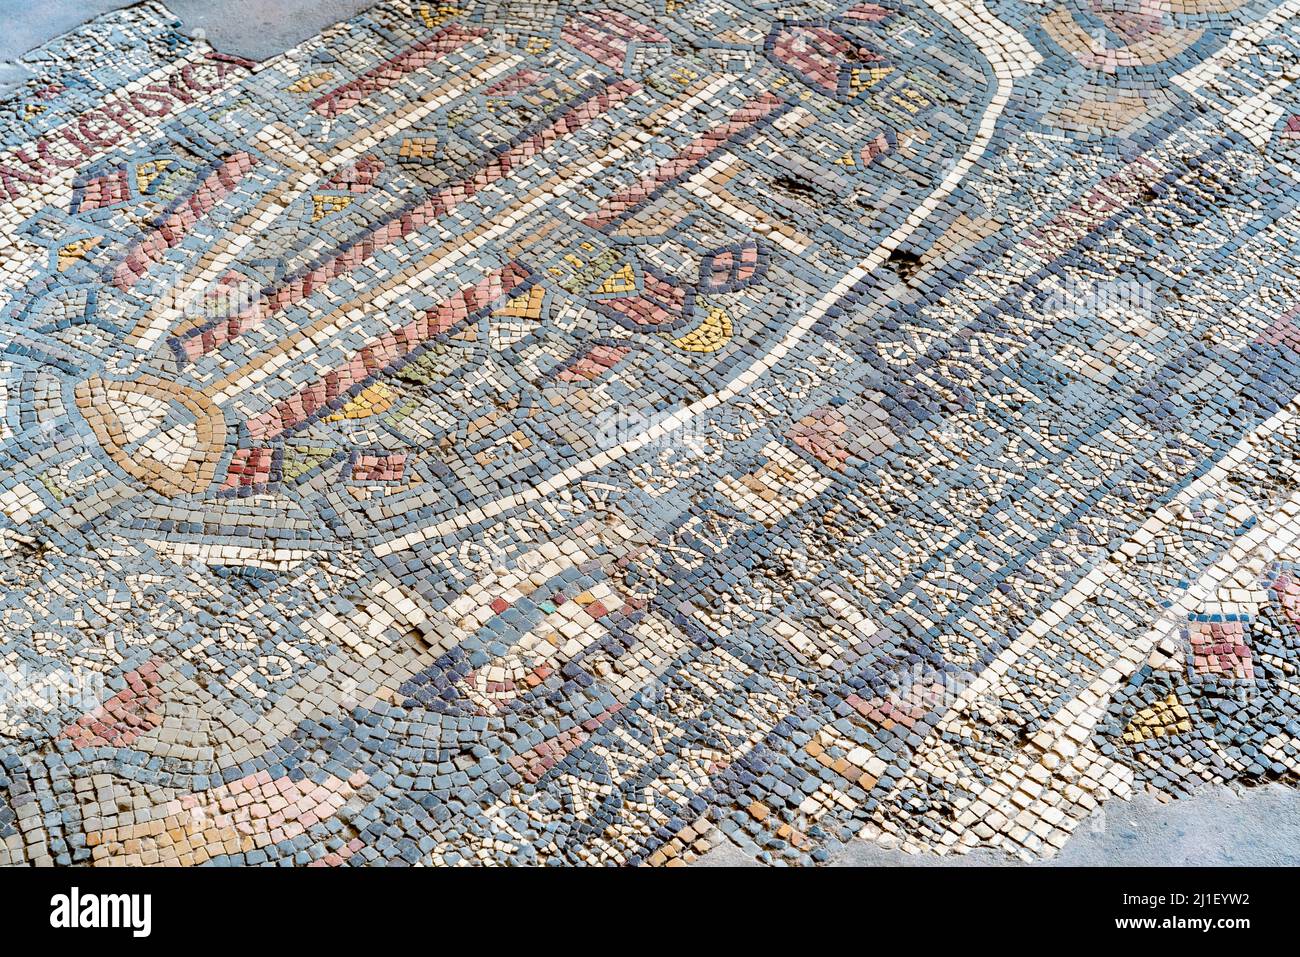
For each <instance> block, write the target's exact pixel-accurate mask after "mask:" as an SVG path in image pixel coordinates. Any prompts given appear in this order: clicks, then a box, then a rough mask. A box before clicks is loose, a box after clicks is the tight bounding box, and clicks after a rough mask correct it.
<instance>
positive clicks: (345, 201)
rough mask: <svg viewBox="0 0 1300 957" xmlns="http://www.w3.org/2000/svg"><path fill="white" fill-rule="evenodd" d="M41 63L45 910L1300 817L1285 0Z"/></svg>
mask: <svg viewBox="0 0 1300 957" xmlns="http://www.w3.org/2000/svg"><path fill="white" fill-rule="evenodd" d="M26 63H27V66H28V67H29V68H30V69H31V70H32V71H34V73H35V77H34V79H32V80H31V81H30V82H29V83H27V84H26V85H25V86H24V87H22V88H21V89H20V90H19V91H18V92H17V94H15V95H13V96H11V97H10V98H9V99H8V100H6V101H4V102H3V103H0V235H2V237H3V242H2V243H0V303H3V305H2V306H0V584H3V588H2V589H0V625H2V627H0V763H2V767H0V863H36V864H50V863H57V864H74V863H85V864H203V863H211V864H262V863H268V862H273V863H290V862H291V863H295V864H302V865H342V864H347V865H359V864H436V865H453V864H494V863H495V864H540V863H570V864H580V863H584V864H643V863H648V864H669V865H677V864H683V863H689V862H691V861H692V860H695V859H696V858H698V857H699V856H700V855H701V854H703V853H705V852H707V851H708V850H709V849H710V848H716V847H726V848H728V849H729V850H730V851H731V852H733V853H734V852H736V851H739V852H742V853H744V854H746V855H749V856H750V857H753V858H755V859H758V860H760V861H764V862H772V863H777V862H784V863H792V864H812V863H818V862H821V861H825V860H827V859H828V857H829V856H830V855H831V854H832V853H833V852H834V851H835V849H836V848H838V847H840V846H842V845H843V844H844V843H845V842H847V841H850V840H853V839H855V838H865V839H868V840H877V841H882V842H885V843H890V844H895V845H900V846H902V847H904V848H905V849H907V850H910V851H916V852H922V853H928V854H941V855H942V854H952V853H962V852H965V851H968V850H970V849H972V848H976V847H993V848H1000V849H1002V850H1004V851H1007V852H1009V853H1011V854H1013V855H1016V856H1018V857H1021V858H1023V859H1026V860H1037V859H1042V858H1047V857H1051V856H1052V855H1054V854H1055V853H1056V852H1057V851H1058V850H1059V849H1060V848H1061V847H1063V846H1064V845H1065V843H1066V842H1067V841H1068V840H1069V839H1070V836H1071V833H1072V832H1073V831H1075V830H1076V829H1077V828H1079V827H1081V826H1083V827H1087V826H1089V825H1088V822H1089V821H1092V820H1095V812H1097V810H1098V808H1099V806H1102V805H1104V804H1105V802H1107V801H1110V800H1113V799H1117V798H1119V799H1122V798H1126V797H1129V796H1131V795H1133V794H1135V793H1138V792H1152V793H1154V794H1155V795H1157V796H1158V797H1161V798H1172V797H1177V796H1179V795H1184V794H1188V793H1190V792H1192V791H1195V790H1197V789H1198V788H1202V787H1203V786H1206V785H1207V784H1210V783H1213V782H1234V783H1239V784H1246V785H1250V784H1260V783H1264V782H1271V781H1279V780H1280V781H1283V782H1287V783H1290V784H1295V783H1296V781H1297V780H1298V779H1300V721H1298V720H1297V707H1296V705H1297V700H1298V698H1300V677H1298V676H1297V668H1298V667H1300V461H1298V460H1297V442H1298V441H1300V362H1297V356H1298V353H1300V300H1297V297H1296V289H1297V288H1298V286H1297V282H1298V281H1300V257H1298V256H1297V255H1296V254H1295V252H1294V251H1293V250H1294V248H1295V246H1296V244H1297V242H1300V213H1298V212H1297V201H1298V200H1300V183H1298V182H1297V181H1298V180H1300V167H1298V166H1297V164H1300V0H1283V2H1278V0H1046V2H1021V0H1002V2H981V0H928V2H904V0H883V2H881V3H880V4H876V3H852V2H846V0H837V2H832V0H821V2H808V3H777V2H768V0H634V2H625V3H620V4H618V5H617V8H616V9H612V8H608V7H602V6H600V5H592V4H587V3H579V2H570V0H536V2H530V3H511V2H494V0H481V2H469V3H466V4H465V5H463V6H460V5H457V6H453V5H450V4H438V3H421V2H408V0H390V2H384V3H380V4H379V5H377V6H375V7H374V8H372V9H371V10H369V11H368V12H367V13H364V14H362V15H360V16H358V17H357V18H355V19H353V20H351V21H348V22H346V23H342V24H339V25H337V26H335V27H332V28H330V29H327V30H325V31H324V32H323V33H322V34H321V35H320V36H319V37H317V38H315V39H313V40H310V41H308V42H306V43H304V44H303V45H302V46H300V47H298V48H296V49H294V50H291V51H289V52H288V53H285V54H284V55H282V56H279V57H276V58H274V59H272V60H269V61H266V62H264V63H261V64H256V63H252V62H249V61H244V60H241V59H238V58H235V57H231V56H227V55H223V54H222V53H220V52H218V51H216V50H214V49H213V48H212V47H210V46H209V45H207V44H206V43H204V42H203V41H200V40H194V39H192V38H190V37H188V36H187V35H186V34H185V33H184V32H183V31H182V30H181V28H180V25H179V24H178V23H177V22H175V21H174V20H173V18H172V17H171V15H170V14H168V13H167V12H166V11H165V10H164V9H163V8H162V7H161V6H158V5H154V4H144V5H141V6H136V7H132V8H130V9H128V10H125V11H120V12H117V13H112V14H108V15H105V16H103V17H101V18H99V19H97V20H94V21H92V22H91V23H89V24H87V25H86V26H84V27H82V28H80V29H78V30H77V31H75V32H74V33H72V34H70V35H68V36H66V37H63V38H61V39H58V40H55V41H53V42H50V43H48V44H46V45H45V46H44V47H42V48H40V49H39V50H37V51H34V52H33V53H32V54H30V55H29V56H28V57H27V59H26Z"/></svg>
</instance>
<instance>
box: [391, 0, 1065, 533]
mask: <svg viewBox="0 0 1300 957" xmlns="http://www.w3.org/2000/svg"><path fill="white" fill-rule="evenodd" d="M928 6H929V7H930V9H932V10H933V11H934V12H935V13H937V14H939V15H940V16H941V17H943V18H944V19H945V20H947V21H948V22H949V23H950V24H952V26H953V27H954V28H955V29H956V30H957V32H959V33H961V34H962V35H963V36H965V37H966V39H968V40H970V41H971V42H972V43H974V44H975V46H976V47H978V48H979V51H980V53H981V55H983V57H984V59H985V60H987V61H988V64H989V66H991V67H992V68H993V74H994V76H995V77H997V88H996V89H995V90H994V92H993V96H992V98H991V99H990V100H989V105H988V107H987V108H986V109H985V111H984V115H983V116H982V117H981V118H980V123H979V129H978V130H977V131H976V134H975V137H974V139H972V140H971V144H970V147H969V148H968V149H967V150H966V152H965V154H963V156H962V157H961V159H960V160H958V161H957V163H956V165H954V166H953V168H952V169H950V170H949V171H948V175H947V176H945V177H944V179H943V182H941V183H940V184H939V185H938V186H937V187H936V188H935V189H934V190H933V191H932V192H931V193H930V195H928V196H927V197H926V198H925V199H924V200H923V201H922V202H921V204H920V205H919V206H917V208H916V209H914V210H913V211H912V212H911V213H910V214H908V217H907V219H906V220H905V221H904V222H903V223H901V224H900V225H899V226H898V228H897V229H895V230H894V231H893V232H892V233H890V234H889V236H888V237H886V238H885V239H884V240H882V241H881V243H880V245H879V246H877V247H876V249H875V251H873V252H872V253H871V255H869V256H868V257H867V258H866V259H864V260H862V262H860V263H858V265H857V266H855V267H854V268H853V269H852V270H850V271H849V272H848V273H846V274H845V275H844V277H843V278H841V279H840V281H839V282H837V283H836V284H835V285H834V286H833V287H832V288H831V289H830V290H829V291H827V292H826V293H825V294H824V295H823V296H822V297H821V298H820V299H819V300H817V302H816V303H815V304H814V305H813V307H812V308H811V309H809V310H808V311H807V312H806V313H804V314H803V315H802V316H801V317H800V318H799V321H798V322H796V323H795V324H794V326H793V327H792V328H791V329H790V331H789V332H788V333H787V334H786V336H785V338H783V339H782V340H781V341H780V342H777V343H775V344H774V345H773V346H772V348H771V349H769V350H768V351H767V352H766V353H764V354H763V355H761V356H759V357H758V358H757V359H755V360H754V361H753V362H752V363H751V364H750V365H748V366H747V367H745V368H744V369H742V370H741V371H739V372H737V373H736V375H735V376H733V377H732V379H731V380H730V381H729V382H728V383H727V384H726V385H725V386H723V387H722V388H721V389H719V390H718V391H717V392H714V393H712V394H711V395H707V396H705V397H704V398H702V399H699V400H697V401H696V402H693V403H691V404H690V405H689V406H687V407H686V408H684V409H681V410H679V411H677V412H675V413H673V414H672V415H670V416H667V417H666V418H664V419H663V420H662V421H661V422H658V423H656V424H655V425H653V426H652V427H650V428H649V429H647V430H646V431H644V432H642V433H641V434H640V435H637V436H635V437H633V438H631V439H629V440H628V441H626V442H624V443H622V444H620V445H617V446H615V447H613V448H611V449H606V450H605V451H603V452H599V453H597V454H596V455H593V456H591V457H590V458H588V459H584V460H583V461H581V462H578V463H576V464H574V465H571V466H569V468H567V469H565V470H564V471H563V472H560V473H558V474H556V475H553V476H551V477H550V478H549V479H547V480H546V481H544V482H542V483H540V484H538V485H535V486H533V487H531V488H528V489H525V490H523V491H520V492H513V493H509V494H506V495H503V496H501V497H500V498H497V499H494V500H493V501H491V502H488V503H487V504H486V505H481V506H479V507H477V508H475V509H472V510H470V511H468V512H465V513H463V514H460V515H456V516H453V517H452V518H449V519H446V520H445V521H442V522H439V523H437V524H436V525H429V526H426V527H425V528H422V529H418V530H416V531H413V532H408V533H406V534H405V535H400V536H397V537H395V538H391V539H389V540H387V541H384V542H381V543H379V544H378V545H377V546H376V547H375V549H374V554H375V555H376V556H377V557H379V558H383V557H385V556H387V555H391V554H393V553H394V552H400V551H405V550H406V549H408V548H412V547H413V546H415V545H419V544H421V543H423V542H427V541H429V540H431V539H436V538H443V537H445V536H447V535H450V534H454V533H455V532H458V531H461V530H463V529H466V528H469V527H470V526H472V525H477V524H478V523H479V522H482V521H486V520H488V519H492V518H495V517H496V516H498V515H500V514H501V513H502V512H505V511H507V510H509V509H513V508H518V507H519V506H522V505H528V504H530V503H532V502H535V501H537V500H538V499H540V498H543V497H545V496H547V495H550V494H552V493H554V492H556V491H558V490H559V489H562V488H564V487H566V486H568V485H571V484H572V483H574V482H576V481H577V480H578V479H580V478H582V477H583V476H584V475H589V474H591V473H592V472H595V471H598V470H599V469H602V468H604V467H605V466H607V465H609V464H610V463H611V462H615V461H617V460H619V459H621V458H623V457H624V456H626V455H630V454H632V453H633V452H636V451H637V450H638V449H641V448H644V447H645V446H647V445H649V444H651V443H653V442H657V441H659V440H660V439H661V438H663V437H664V436H665V435H667V434H668V433H670V432H674V431H676V430H677V429H679V428H681V427H682V426H683V425H685V424H686V423H687V422H689V421H690V420H691V419H693V418H695V417H696V416H698V415H701V414H702V413H705V412H708V411H709V410H711V409H714V408H716V407H717V406H719V405H721V404H722V403H724V402H728V401H730V400H731V399H733V398H735V397H736V396H737V395H739V394H740V392H741V391H742V390H743V389H745V388H746V387H748V386H750V385H752V384H753V383H754V381H755V380H757V379H758V378H759V377H760V376H762V375H763V374H765V373H766V372H768V371H769V370H770V369H771V368H772V367H773V366H775V365H776V364H777V363H778V362H780V361H781V360H782V359H784V358H785V356H786V355H787V354H788V353H789V352H790V350H791V349H793V348H794V347H795V346H797V345H798V344H799V343H800V342H801V341H802V340H803V338H804V337H805V336H806V335H807V334H808V332H809V330H810V329H812V327H813V326H814V325H815V324H816V323H817V321H818V320H819V319H821V318H822V316H824V315H826V313H827V312H828V311H829V310H830V309H831V307H833V306H835V305H836V304H837V303H839V302H840V301H841V300H842V299H843V298H844V296H845V295H846V294H847V293H848V292H849V290H850V289H852V288H853V287H854V286H855V285H857V284H858V283H859V282H860V281H861V280H862V279H864V278H865V277H866V276H867V275H869V274H870V273H871V272H872V270H874V269H876V268H878V267H879V266H880V265H881V264H882V263H883V262H884V261H885V260H886V259H887V258H888V256H889V254H890V253H891V252H893V251H894V250H895V249H897V248H898V247H899V245H900V244H902V242H903V241H904V240H905V239H907V237H908V236H910V235H912V233H914V232H915V231H916V230H917V228H918V227H919V226H920V225H921V224H922V223H924V222H925V220H926V219H927V218H928V217H929V215H930V214H931V213H933V212H934V210H935V209H936V208H937V207H938V206H939V204H940V203H942V202H943V201H944V200H945V199H946V198H947V197H948V196H949V194H951V193H952V191H953V190H954V189H956V188H957V185H958V184H959V183H960V182H961V181H962V179H963V178H964V177H965V176H966V174H967V173H968V172H970V170H971V168H972V167H974V166H975V164H976V163H977V162H979V159H980V157H981V156H983V155H984V152H985V150H987V149H988V145H989V143H990V141H991V140H992V139H993V131H994V129H995V128H996V126H997V122H998V118H999V117H1000V116H1001V114H1002V111H1003V109H1005V107H1006V105H1007V103H1008V101H1009V100H1010V96H1011V88H1012V86H1013V85H1014V83H1015V81H1016V79H1017V78H1019V77H1022V76H1025V75H1026V74H1028V73H1029V72H1030V71H1031V70H1033V68H1034V67H1035V66H1037V65H1038V64H1039V63H1040V62H1041V61H1042V57H1041V56H1040V55H1039V54H1038V51H1036V50H1035V49H1034V48H1033V47H1032V46H1031V45H1030V44H1029V41H1028V40H1026V39H1025V38H1024V37H1023V36H1022V35H1021V34H1019V33H1017V32H1016V31H1015V30H1013V29H1012V28H1011V27H1009V26H1007V25H1006V24H1005V23H1003V22H1002V21H1001V20H998V19H997V18H996V17H994V16H993V14H991V13H989V11H988V9H987V8H986V7H985V6H984V4H983V2H982V0H928Z"/></svg>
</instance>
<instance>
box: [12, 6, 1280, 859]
mask: <svg viewBox="0 0 1300 957" xmlns="http://www.w3.org/2000/svg"><path fill="white" fill-rule="evenodd" d="M374 2H375V0H166V2H165V4H164V5H165V6H166V8H167V9H168V10H170V11H171V12H172V13H173V14H175V15H176V16H177V17H178V18H179V19H180V20H181V21H182V22H183V23H184V25H185V27H186V28H187V29H188V30H189V31H190V32H191V33H197V32H198V31H202V34H203V36H205V37H206V38H207V40H208V41H209V42H210V43H211V44H212V45H213V46H214V47H216V48H217V49H218V50H220V51H221V52H223V53H230V54H234V55H237V56H243V57H248V58H249V59H252V60H265V59H267V58H269V57H272V56H275V55H276V54H277V53H281V52H283V51H284V50H287V49H289V48H290V47H292V46H295V45H297V44H299V43H301V42H302V41H303V40H306V39H307V38H309V37H311V36H313V35H314V34H316V33H319V32H320V30H321V29H322V28H324V27H326V26H329V25H330V24H332V23H336V22H337V21H339V20H345V19H347V18H348V17H350V16H353V15H354V14H356V13H357V12H359V11H361V10H364V9H366V8H367V7H370V6H371V5H372V4H373V3H374ZM131 5H132V2H130V0H128V2H122V0H0V94H3V92H4V90H5V87H6V86H7V85H11V84H12V83H14V82H21V80H22V78H23V77H24V76H25V72H24V71H23V70H22V68H21V66H20V65H17V64H14V63H13V62H12V61H14V60H16V59H17V58H18V57H20V56H22V55H23V54H24V53H26V52H27V51H28V50H30V49H32V48H33V47H36V46H39V45H40V44H42V43H44V42H45V41H47V40H49V39H52V38H54V37H57V36H59V35H61V34H64V33H67V32H68V31H69V30H72V29H73V28H74V27H76V26H77V25H78V24H80V23H83V22H85V21H86V20H88V19H90V18H91V17H94V16H96V15H97V14H100V13H104V12H106V11H108V10H116V9H119V8H121V7H128V6H131ZM701 863H703V864H705V865H712V866H727V865H730V864H748V863H753V862H752V861H750V860H749V859H748V858H747V857H746V856H745V855H743V854H741V853H740V852H738V851H736V850H734V849H732V848H719V849H718V850H716V851H714V852H713V853H711V854H709V855H707V856H706V858H705V859H704V860H703V861H702V862H701ZM834 863H836V864H840V865H846V866H873V867H874V866H908V867H918V866H921V867H924V866H933V865H939V864H952V865H956V866H989V865H995V866H1001V865H1010V864H1014V863H1016V862H1015V861H1014V860H1013V859H1011V858H1010V857H1008V856H1007V855H1005V854H1001V853H996V852H978V853H974V854H968V855H963V856H959V857H949V858H936V857H928V856H918V855H912V854H904V853H902V852H900V851H896V850H889V849H885V848H881V847H877V846H876V845H874V844H867V843H865V842H857V843H854V844H851V845H849V846H848V847H846V848H844V849H843V850H842V851H840V852H839V853H838V854H837V855H836V856H835V858H834ZM1051 863H1052V864H1054V865H1075V866H1098V865H1147V864H1171V865H1213V864H1223V865H1237V866H1262V865H1268V864H1281V865H1286V866H1297V865H1300V792H1297V791H1296V790H1294V789H1292V788H1287V787H1280V786H1279V787H1268V788H1255V789H1251V790H1248V791H1245V792H1238V791H1235V790H1231V789H1229V788H1217V789H1206V790H1205V791H1202V792H1201V793H1200V794H1198V795H1197V796H1196V797H1194V798H1191V799H1188V800H1184V801H1176V802H1174V803H1173V804H1167V805H1161V804H1157V803H1156V802H1155V801H1154V800H1153V799H1151V798H1148V797H1145V796H1143V797H1138V798H1136V799H1134V800H1133V801H1131V802H1112V803H1111V805H1110V807H1109V809H1108V810H1107V811H1106V813H1105V814H1104V815H1101V816H1099V817H1097V818H1096V819H1094V820H1093V821H1090V822H1088V823H1087V824H1085V825H1084V827H1083V828H1081V829H1080V831H1079V832H1078V833H1076V835H1075V837H1074V839H1073V840H1072V841H1071V842H1070V843H1069V844H1068V845H1067V846H1066V848H1065V850H1064V851H1063V852H1062V853H1061V854H1060V855H1059V856H1058V857H1057V858H1056V859H1055V860H1054V861H1052V862H1051Z"/></svg>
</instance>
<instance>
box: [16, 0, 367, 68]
mask: <svg viewBox="0 0 1300 957" xmlns="http://www.w3.org/2000/svg"><path fill="white" fill-rule="evenodd" d="M134 3H135V0H125V2H123V0H0V63H3V62H6V61H11V60H14V59H16V58H18V57H20V56H22V55H23V54H24V53H26V52H27V51H28V50H30V49H32V47H36V46H40V45H41V44H42V43H44V42H45V41H46V40H49V39H52V38H53V37H57V36H60V35H61V34H64V33H67V32H68V31H69V30H72V29H73V28H74V27H76V26H78V25H79V24H82V23H84V22H85V21H87V20H89V19H91V18H92V17H95V16H97V15H99V14H101V13H105V12H107V11H109V10H118V9H121V8H122V7H130V6H133V5H134ZM374 4H375V0H165V2H164V3H163V6H165V7H166V8H167V9H168V10H170V11H171V12H172V13H174V14H175V15H176V17H177V18H178V19H179V20H181V21H182V22H183V23H184V24H185V26H186V28H187V29H188V30H189V32H191V33H195V32H196V31H199V30H202V31H203V34H204V36H206V37H207V39H208V41H209V42H210V43H211V44H212V45H213V46H214V47H216V48H217V49H218V50H220V51H221V52H222V53H230V54H233V55H236V56H242V57H248V58H249V59H250V60H265V59H267V58H268V57H272V56H275V55H276V54H277V53H282V52H284V51H285V50H287V49H289V48H290V47H292V46H297V45H298V44H299V43H301V42H302V41H303V40H306V39H307V38H308V37H311V36H314V35H315V34H317V33H319V32H320V31H321V29H322V28H324V27H327V26H329V25H330V24H332V23H337V22H338V21H339V20H346V19H347V18H348V17H351V16H354V15H355V14H357V13H358V12H360V11H362V10H365V9H367V8H368V7H371V6H373V5H374ZM4 79H5V77H4V75H3V73H0V81H3V80H4Z"/></svg>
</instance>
